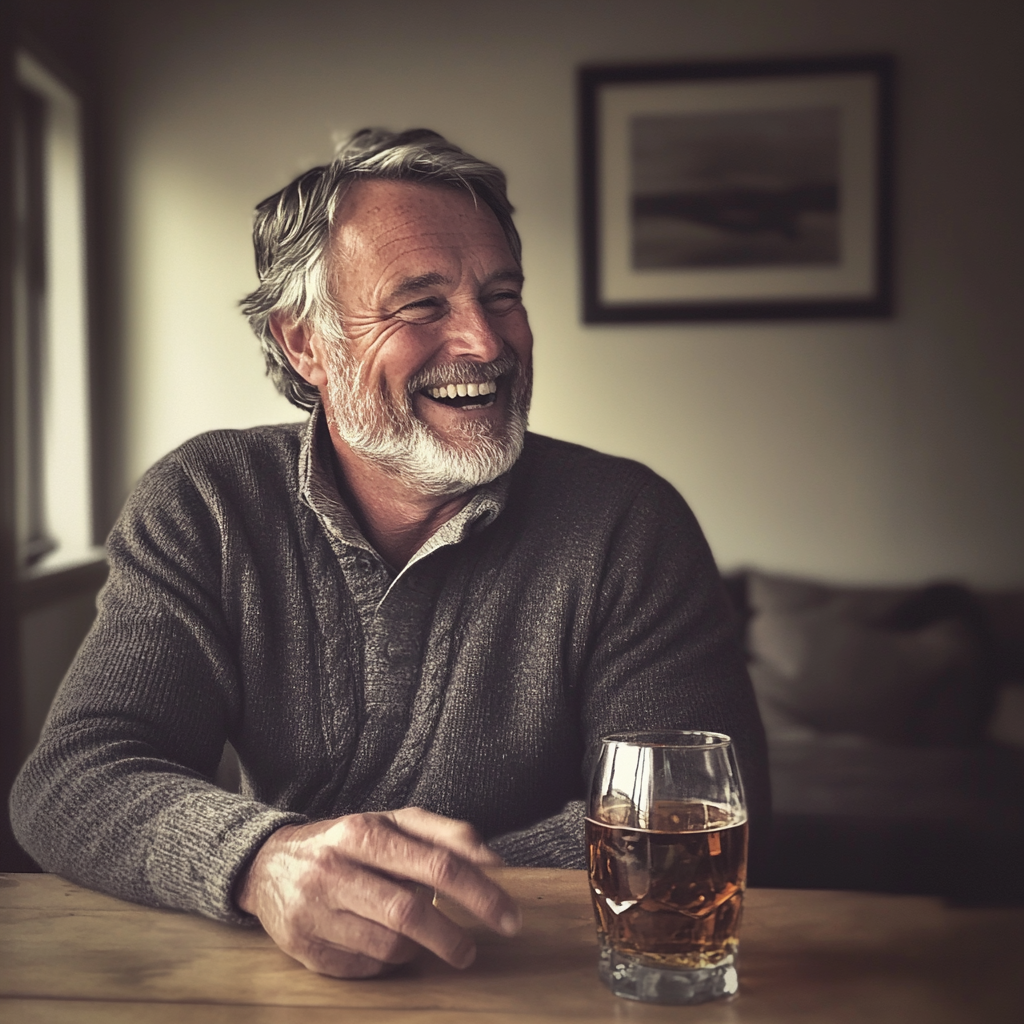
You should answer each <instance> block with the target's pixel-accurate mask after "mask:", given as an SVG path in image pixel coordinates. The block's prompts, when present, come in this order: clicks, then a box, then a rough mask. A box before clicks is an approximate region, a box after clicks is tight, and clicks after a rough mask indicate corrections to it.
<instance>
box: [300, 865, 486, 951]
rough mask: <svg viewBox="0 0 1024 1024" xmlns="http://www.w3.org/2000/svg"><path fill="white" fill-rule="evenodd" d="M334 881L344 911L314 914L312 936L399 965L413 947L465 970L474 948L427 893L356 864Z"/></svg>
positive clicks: (419, 888) (427, 891) (464, 934)
mask: <svg viewBox="0 0 1024 1024" xmlns="http://www.w3.org/2000/svg"><path fill="white" fill-rule="evenodd" d="M347 874H348V875H349V877H347V878H342V879H340V880H339V885H338V888H337V898H338V902H339V904H343V909H338V910H333V911H332V910H327V909H326V908H325V914H323V915H320V916H318V919H317V925H316V934H317V937H318V938H320V939H322V940H324V941H327V942H331V943H333V944H335V945H338V946H342V947H345V948H354V949H359V950H360V951H362V952H367V953H369V954H370V955H371V956H374V957H375V958H377V959H379V960H384V961H387V962H388V963H402V962H404V961H405V960H406V959H409V957H408V956H406V953H407V951H408V948H409V947H412V948H413V949H415V946H414V944H418V945H420V946H423V947H425V948H426V949H429V950H430V951H431V952H432V953H436V954H437V955H438V956H439V957H440V958H441V959H442V960H444V961H445V962H447V963H450V964H451V965H452V966H453V967H460V968H462V967H468V966H469V965H470V964H471V963H472V962H473V960H474V958H475V957H476V945H475V944H474V942H473V940H472V938H470V936H469V935H468V934H467V933H466V932H465V931H463V929H461V928H460V927H459V926H458V925H456V924H455V923H454V922H453V921H451V920H450V919H449V918H448V917H446V916H445V915H444V914H442V913H441V912H440V911H439V910H438V909H437V908H436V907H434V905H433V902H432V896H431V893H430V892H429V890H427V889H424V888H422V887H420V886H417V885H415V884H411V883H409V882H401V881H399V880H397V879H394V878H387V877H385V876H384V875H379V874H377V873H376V872H374V871H371V870H369V869H368V868H364V867H362V866H360V865H352V868H351V872H350V873H347Z"/></svg>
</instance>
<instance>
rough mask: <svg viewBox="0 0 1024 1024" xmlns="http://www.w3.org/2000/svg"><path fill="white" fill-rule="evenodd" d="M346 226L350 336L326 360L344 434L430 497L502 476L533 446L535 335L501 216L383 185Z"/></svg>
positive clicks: (340, 237)
mask: <svg viewBox="0 0 1024 1024" xmlns="http://www.w3.org/2000/svg"><path fill="white" fill-rule="evenodd" d="M338 219H339V222H340V226H339V227H338V228H337V230H336V232H335V237H334V239H333V240H332V246H331V254H330V255H331V265H330V288H331V293H332V295H333V297H334V299H335V302H336V304H337V306H338V308H339V310H340V312H341V324H340V331H341V333H343V338H342V337H337V338H335V339H333V340H327V341H326V344H325V351H324V355H325V362H326V364H327V376H328V382H327V386H326V388H325V389H324V390H325V392H326V393H325V396H324V397H325V407H326V410H327V414H328V416H329V417H330V419H331V421H332V425H333V426H334V427H335V430H336V433H337V434H338V435H339V436H340V437H341V438H342V440H343V441H345V443H346V444H347V445H348V447H349V448H350V449H351V450H352V451H353V452H354V453H355V454H357V455H359V456H361V457H363V458H366V459H369V460H371V461H373V462H374V463H376V464H377V465H379V466H380V467H381V468H384V469H385V470H387V471H388V472H390V473H392V474H394V475H398V476H401V477H402V478H403V479H405V480H407V481H408V482H409V483H410V485H412V486H415V487H417V488H418V489H419V490H421V491H423V492H424V493H429V494H454V493H460V492H462V491H465V490H468V489H469V488H471V487H474V486H478V485H479V484H482V483H485V482H487V481H488V480H491V479H493V478H494V477H496V476H498V475H500V474H501V473H504V472H505V471H507V470H508V469H509V468H511V465H512V464H513V463H514V462H515V460H516V458H518V455H519V452H520V450H521V448H522V437H523V433H524V431H525V427H526V414H527V411H528V408H529V396H530V384H531V362H530V356H531V350H532V347H533V338H532V335H531V333H530V327H529V324H528V322H527V318H526V310H525V309H524V308H523V305H522V301H521V296H520V291H521V287H522V273H521V271H520V269H519V267H518V265H517V264H516V261H515V259H514V258H513V256H512V254H511V252H510V251H509V248H508V243H507V242H506V241H505V236H504V233H503V232H502V230H501V227H500V225H499V224H498V221H497V219H496V218H495V216H494V214H493V213H492V212H491V210H490V209H489V208H488V207H487V206H486V205H485V204H483V203H477V204H474V202H473V198H472V196H470V195H469V194H468V193H463V192H458V191H455V190H453V189H448V188H441V187H430V186H424V185H418V184H412V183H408V182H388V181H372V180H371V181H366V182H360V183H358V184H356V185H355V186H353V187H352V189H351V190H350V191H349V193H348V194H347V195H346V197H345V198H344V200H343V201H342V206H341V210H340V211H339V217H338ZM451 392H454V397H449V394H450V393H451ZM442 395H443V396H444V397H442Z"/></svg>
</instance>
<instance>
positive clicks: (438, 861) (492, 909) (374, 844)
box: [331, 812, 520, 935]
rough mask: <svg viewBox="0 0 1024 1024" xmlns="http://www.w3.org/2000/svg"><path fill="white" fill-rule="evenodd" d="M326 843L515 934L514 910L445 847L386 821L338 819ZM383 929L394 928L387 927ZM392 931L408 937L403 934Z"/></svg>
mask: <svg viewBox="0 0 1024 1024" xmlns="http://www.w3.org/2000/svg"><path fill="white" fill-rule="evenodd" d="M424 813H426V812H424ZM401 824H404V822H402V823H401ZM333 833H336V834H333ZM331 839H332V841H333V842H336V843H337V849H338V851H339V852H340V853H342V854H343V855H344V856H346V857H349V858H353V859H356V860H358V861H360V862H361V863H362V864H365V865H367V866H370V867H372V868H374V869H375V870H377V871H382V872H385V873H387V874H390V875H394V876H395V877H397V878H404V879H408V880H410V881H413V882H419V883H421V884H423V885H428V886H432V887H433V888H434V889H437V890H438V891H439V892H441V893H443V894H444V895H445V896H448V897H449V898H450V899H453V900H455V902H456V903H459V904H461V905H462V906H463V907H465V908H466V910H468V911H469V912H470V913H471V914H473V915H474V916H476V917H478V918H479V919H480V920H481V921H482V922H483V923H484V924H486V925H487V926H488V927H490V928H493V929H494V930H495V931H497V932H500V933H501V934H503V935H514V934H516V932H518V931H519V926H520V915H519V908H518V907H517V906H516V904H515V901H514V900H513V899H512V897H511V896H509V895H508V893H507V892H505V890H504V889H502V888H501V886H499V885H497V884H496V883H495V882H492V881H491V880H490V879H489V878H488V877H487V876H486V875H485V874H484V873H483V872H482V871H481V870H480V869H479V868H478V867H477V866H476V865H474V864H472V863H471V862H470V861H468V860H467V859H465V858H464V857H462V856H460V855H459V854H458V853H455V852H454V851H453V850H451V849H450V848H449V847H447V846H443V845H437V844H435V843H432V842H430V841H426V840H423V839H419V838H417V837H416V836H414V835H412V834H410V833H409V832H407V831H405V829H404V828H402V827H400V823H399V822H396V821H395V820H394V818H393V817H391V816H390V815H379V814H354V815H350V816H348V817H346V818H342V819H339V820H338V822H337V823H336V825H335V826H334V828H333V829H332V835H331ZM347 903H348V900H347V899H346V904H347ZM398 905H399V907H400V909H402V911H403V913H404V912H409V911H411V910H412V908H407V907H404V906H403V905H402V901H401V899H399V901H398ZM357 912H359V911H357ZM369 916H371V917H374V918H375V919H377V920H380V918H379V917H377V916H376V915H372V914H371V915H369ZM440 916H443V915H440ZM382 923H384V924H386V925H387V926H388V927H394V925H393V924H392V923H391V922H390V921H387V920H385V921H383V922H382ZM413 926H414V925H413ZM395 930H400V931H402V932H403V934H407V935H408V934H411V932H409V931H407V930H406V929H405V928H400V929H399V928H396V929H395Z"/></svg>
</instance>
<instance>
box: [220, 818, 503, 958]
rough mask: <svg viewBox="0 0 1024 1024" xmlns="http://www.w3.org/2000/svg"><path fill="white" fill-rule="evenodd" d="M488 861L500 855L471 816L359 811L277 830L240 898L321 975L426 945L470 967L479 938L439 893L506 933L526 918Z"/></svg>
mask: <svg viewBox="0 0 1024 1024" xmlns="http://www.w3.org/2000/svg"><path fill="white" fill-rule="evenodd" d="M483 864H501V858H500V857H498V855H497V854H496V853H494V852H493V851H492V850H489V849H488V848H487V847H486V846H485V845H484V844H483V842H481V840H480V838H479V836H478V835H477V834H476V832H475V831H474V830H473V828H472V827H471V826H470V825H468V824H466V823H465V822H463V821H452V820H451V819H450V818H442V817H441V816H440V815H437V814H431V813H430V812H429V811H424V810H421V809H420V808H419V807H406V808H403V809H402V810H400V811H388V812H386V813H383V814H350V815H346V816H345V817H342V818H335V819H334V820H333V821H320V822H315V823H313V824H310V825H286V826H284V827H283V828H280V829H278V830H277V831H276V832H274V833H273V834H272V835H271V836H270V837H269V838H268V839H267V841H266V842H265V843H264V844H263V846H261V847H260V849H259V852H258V853H257V854H256V856H255V858H253V862H252V864H251V865H250V866H249V869H248V871H247V872H246V873H245V874H244V875H243V876H242V877H241V878H240V881H239V885H238V888H237V890H236V892H237V902H238V905H239V906H240V907H241V908H242V910H245V911H247V912H248V913H250V914H253V915H255V916H256V917H258V918H259V919H260V922H261V923H262V925H263V927H264V928H265V929H266V931H267V934H269V935H270V937H271V938H272V939H273V940H274V941H275V942H276V943H277V944H278V946H280V947H281V949H283V950H284V951H285V952H286V953H287V954H288V955H289V956H292V957H294V958H295V959H296V960H298V961H299V962H300V963H302V964H305V966H306V967H308V968H309V969H310V970H311V971H318V972H319V973H321V974H330V975H333V976H334V977H337V978H367V977H371V976H373V975H376V974H381V973H383V972H385V971H387V970H388V969H389V965H394V964H402V963H406V962H407V961H409V960H411V959H412V958H413V957H414V956H415V955H416V953H417V951H418V949H419V947H420V946H425V947H426V948H427V949H430V950H433V952H435V953H436V954H437V955H438V956H439V957H440V958H441V959H442V960H446V961H447V962H448V963H450V964H451V965H452V966H453V967H459V968H462V967H468V966H469V965H470V964H471V963H472V962H473V959H474V958H475V956H476V945H475V944H474V942H473V940H472V938H470V936H469V935H468V934H467V933H466V932H465V931H463V929H461V928H459V927H458V926H457V925H455V924H454V923H452V921H451V920H449V919H448V918H447V917H445V915H444V914H442V913H441V912H440V911H439V910H437V909H436V908H435V907H434V906H433V902H432V892H431V890H433V889H436V890H437V891H438V892H440V893H443V894H444V895H445V896H448V897H449V898H451V899H453V900H455V901H456V902H457V903H459V904H461V905H462V906H463V907H465V908H466V909H467V910H468V911H470V912H471V913H472V914H474V915H475V916H476V917H478V918H479V919H480V920H481V921H483V923H484V924H486V925H488V926H489V927H490V928H493V929H494V930H495V931H496V932H500V933H501V934H502V935H514V934H515V933H516V932H518V931H519V927H520V923H521V918H520V914H519V909H518V907H517V906H516V905H515V903H514V902H513V900H512V898H511V897H510V896H509V895H508V893H506V892H505V891H504V889H502V888H501V887H500V886H498V885H495V883H494V882H492V881H491V880H490V879H489V878H487V876H486V875H485V874H484V873H483V872H482V871H481V870H480V868H479V867H477V865H483ZM424 886H426V887H428V888H423V887H424Z"/></svg>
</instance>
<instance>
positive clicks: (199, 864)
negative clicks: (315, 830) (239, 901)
mask: <svg viewBox="0 0 1024 1024" xmlns="http://www.w3.org/2000/svg"><path fill="white" fill-rule="evenodd" d="M211 796H212V794H209V793H207V794H204V797H205V799H200V800H195V801H194V803H195V806H194V807H193V808H191V809H190V811H191V813H187V814H186V813H184V811H185V809H184V808H182V807H181V805H180V804H179V805H177V806H176V807H175V808H174V809H173V813H174V816H175V817H176V818H178V817H179V816H181V820H183V821H187V822H188V828H187V829H174V831H175V833H176V834H175V836H174V841H172V842H171V843H167V844H163V843H161V844H160V845H159V846H158V847H157V848H155V849H153V850H151V851H150V855H149V857H148V858H147V862H146V874H147V876H148V881H149V884H150V886H151V887H152V890H153V893H154V895H155V896H156V897H157V899H158V900H159V901H160V902H161V903H163V904H165V905H166V906H171V907H180V908H181V909H183V910H191V911H195V912H197V913H200V914H203V915H204V916H205V917H212V918H213V919H214V920H217V921H225V922H228V923H230V924H245V925H253V924H256V923H257V921H256V918H254V917H253V916H252V915H251V914H247V913H245V911H243V910H240V909H239V908H238V906H237V905H236V904H235V901H234V890H235V883H236V881H237V880H238V876H239V875H240V874H241V873H242V871H243V870H244V869H245V868H246V867H247V866H248V865H249V863H250V862H251V861H252V858H253V857H254V856H255V855H256V852H257V851H258V850H259V848H260V847H261V846H262V845H263V843H264V842H266V840H267V838H268V837H269V836H270V835H271V833H273V832H276V831H277V829H279V828H281V827H282V826H283V825H300V824H303V823H305V822H307V821H309V819H308V818H307V817H306V816H305V815H302V814H294V813H291V812H288V811H280V810H277V809H276V808H272V807H268V806H267V805H266V804H260V803H257V802H255V801H251V800H246V799H240V798H239V797H238V796H236V795H234V794H228V793H223V794H220V793H218V794H216V796H213V797H212V799H211ZM166 813H167V812H164V814H166ZM164 814H161V815H158V816H157V817H158V818H159V817H164ZM203 818H206V819H207V820H205V821H204V820H202V819H203ZM155 824H157V827H158V829H159V830H160V831H163V830H164V829H166V830H168V831H169V830H170V829H172V828H174V826H172V825H170V824H169V823H168V822H157V823H155ZM161 825H162V826H163V829H160V826H161ZM165 835H166V832H165ZM171 850H173V853H171V855H170V857H168V858H167V860H166V861H165V857H164V856H161V852H162V851H168V852H170V851H171Z"/></svg>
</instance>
